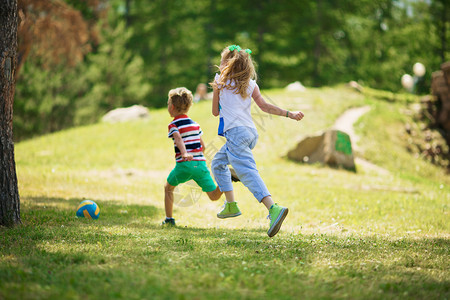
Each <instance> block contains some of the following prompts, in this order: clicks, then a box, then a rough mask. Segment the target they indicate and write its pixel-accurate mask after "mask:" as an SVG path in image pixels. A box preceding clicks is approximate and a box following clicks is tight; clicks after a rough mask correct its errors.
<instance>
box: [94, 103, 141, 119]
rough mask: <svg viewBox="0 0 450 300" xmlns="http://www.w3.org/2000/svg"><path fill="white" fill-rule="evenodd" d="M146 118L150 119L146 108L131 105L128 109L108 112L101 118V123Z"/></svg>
mask: <svg viewBox="0 0 450 300" xmlns="http://www.w3.org/2000/svg"><path fill="white" fill-rule="evenodd" d="M147 118H150V113H149V110H148V108H146V107H144V106H142V105H133V106H130V107H123V108H116V109H114V110H111V111H109V112H108V113H107V114H106V115H104V116H103V118H102V121H103V122H108V123H118V122H127V121H132V120H139V119H147Z"/></svg>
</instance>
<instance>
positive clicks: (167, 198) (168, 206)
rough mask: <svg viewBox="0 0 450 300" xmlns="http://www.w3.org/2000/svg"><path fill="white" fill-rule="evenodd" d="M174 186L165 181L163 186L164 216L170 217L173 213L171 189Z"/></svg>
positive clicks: (172, 189)
mask: <svg viewBox="0 0 450 300" xmlns="http://www.w3.org/2000/svg"><path fill="white" fill-rule="evenodd" d="M174 190H175V187H174V186H173V185H170V184H169V183H168V182H166V185H165V186H164V208H165V210H166V217H167V218H172V213H173V191H174Z"/></svg>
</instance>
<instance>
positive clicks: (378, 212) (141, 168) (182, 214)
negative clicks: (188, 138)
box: [16, 87, 450, 234]
mask: <svg viewBox="0 0 450 300" xmlns="http://www.w3.org/2000/svg"><path fill="white" fill-rule="evenodd" d="M265 97H266V100H268V101H271V102H273V103H275V104H277V105H279V106H281V107H285V108H287V109H290V110H295V109H299V110H302V111H303V112H304V113H305V118H304V119H303V120H302V121H301V122H298V123H296V122H294V121H292V120H289V119H286V118H283V117H276V116H270V115H267V114H264V113H262V112H261V111H258V110H257V109H256V108H255V107H254V108H253V117H254V120H255V123H256V125H257V127H258V131H259V134H260V138H259V142H258V145H257V146H256V148H255V149H254V155H255V158H256V161H257V164H258V167H259V170H260V172H261V175H262V177H263V179H264V180H265V181H266V183H267V185H268V187H269V190H270V191H271V193H272V194H273V197H274V199H275V201H277V202H279V203H280V204H282V205H286V206H289V208H290V210H291V212H290V215H289V217H288V219H287V222H286V226H285V227H284V230H289V231H292V232H296V231H298V230H300V228H302V230H303V231H304V232H305V231H306V232H308V231H312V232H316V231H317V230H319V231H320V230H322V228H327V226H331V225H333V224H334V225H333V226H331V227H330V228H327V229H326V230H330V229H332V230H342V229H344V228H345V230H355V231H360V230H364V229H361V225H362V224H364V226H367V228H370V227H371V226H376V227H377V228H378V227H381V228H384V229H383V230H386V231H389V232H398V233H402V232H407V231H412V230H421V231H422V232H428V233H434V234H443V233H448V232H449V224H448V222H445V221H444V220H445V219H446V218H447V217H448V205H449V203H450V202H449V201H450V196H449V195H450V187H449V184H450V180H449V178H448V176H446V175H445V173H444V172H443V171H442V170H440V169H438V168H436V167H434V166H432V165H430V164H428V163H426V162H424V161H422V160H421V159H420V158H419V159H417V158H414V157H412V156H411V155H410V154H409V153H408V152H407V151H406V150H405V147H404V145H403V144H402V141H401V140H399V136H400V134H401V131H402V130H403V122H405V121H406V119H407V118H408V116H405V115H403V114H402V113H401V111H402V108H404V104H395V103H387V102H384V101H377V100H373V99H368V98H365V97H364V96H363V95H361V94H359V93H357V92H354V91H352V90H349V89H347V88H345V87H334V88H321V89H313V88H311V89H308V91H306V92H304V93H294V92H285V91H282V90H271V91H268V92H266V93H265ZM363 105H369V106H370V107H371V108H372V109H371V111H370V112H369V113H368V114H366V115H365V116H363V117H362V118H361V119H360V120H359V122H357V124H356V126H355V130H356V133H357V134H358V135H359V136H360V141H359V146H360V153H359V154H358V155H360V156H361V157H363V158H365V159H366V160H369V161H371V162H372V163H375V164H377V165H378V166H380V167H383V168H386V169H387V170H389V174H388V175H386V174H379V173H378V172H376V171H374V170H371V169H367V168H366V169H365V167H364V166H361V165H360V166H358V171H357V173H352V172H348V171H345V170H339V169H330V168H327V167H322V166H319V165H303V164H298V163H295V162H292V161H289V160H287V159H286V158H285V157H284V156H285V154H286V152H287V151H288V150H289V149H290V148H292V147H293V146H294V145H295V144H296V143H297V142H298V141H299V140H300V139H301V138H302V137H304V136H306V135H309V134H314V133H317V132H318V131H321V130H324V129H327V128H329V127H331V126H332V124H333V123H334V121H335V120H336V119H337V118H338V116H339V115H341V114H342V113H343V112H344V111H345V110H346V109H348V108H350V107H359V106H363ZM210 110H211V108H210V103H209V102H201V103H198V104H195V105H194V106H193V107H192V108H191V111H190V113H189V115H190V116H191V117H192V118H193V119H194V120H196V121H197V122H198V123H200V125H201V126H202V128H203V130H204V140H205V143H206V145H207V151H206V153H207V158H208V160H209V161H210V159H211V158H212V157H213V153H214V152H215V151H216V150H217V149H219V148H220V147H221V146H222V144H223V140H222V138H220V137H218V136H217V135H216V129H217V123H218V120H217V119H216V118H214V117H213V116H212V115H211V113H210ZM170 120H171V119H170V117H169V115H168V113H167V111H166V110H165V109H160V110H153V111H152V112H151V119H150V120H149V121H136V122H130V123H123V124H113V125H111V124H96V125H92V126H87V127H80V128H74V129H71V130H67V131H63V132H58V133H55V134H52V135H48V136H43V137H40V138H37V139H33V140H29V141H25V142H22V143H19V144H18V145H16V163H17V170H18V177H19V189H20V194H21V197H22V202H23V203H25V205H26V203H27V201H29V200H30V199H34V198H63V199H93V200H96V201H99V202H100V203H101V204H102V205H107V203H108V201H118V202H120V203H124V204H142V205H152V206H155V207H157V208H159V209H161V210H160V213H159V214H158V219H156V220H154V222H159V221H160V220H161V219H162V218H163V216H164V214H163V211H162V208H163V185H164V183H165V180H166V177H167V175H168V173H169V172H170V170H171V169H172V168H173V166H174V159H173V149H172V147H173V146H172V142H171V140H169V139H168V138H167V124H168V123H169V122H170ZM235 187H236V195H237V198H238V202H239V205H240V207H241V210H242V211H243V216H242V217H240V218H236V219H235V220H233V221H228V220H226V221H224V220H218V219H217V218H216V216H215V214H216V213H217V211H218V210H220V205H221V204H222V203H218V202H211V201H209V200H208V199H207V197H206V196H205V195H203V196H202V197H201V198H200V199H199V201H198V202H197V203H195V204H194V205H193V206H190V207H180V206H176V207H175V217H176V218H177V220H179V223H180V224H183V225H187V226H200V227H204V226H206V227H212V226H220V227H222V226H223V227H233V228H243V227H248V226H250V227H255V228H265V227H266V226H267V220H265V216H266V213H267V212H266V211H265V209H264V208H263V206H262V205H260V204H258V203H257V201H256V200H255V199H254V198H252V196H251V194H250V193H249V192H248V191H247V190H246V188H244V187H243V186H242V185H241V184H235ZM393 219H394V220H393ZM431 220H433V222H432V224H433V225H432V226H431V225H430V226H431V227H430V228H428V227H427V226H428V225H427V224H431V223H430V222H431ZM25 222H26V220H25ZM392 224H395V225H392ZM431 228H432V229H431ZM430 230H431V232H430Z"/></svg>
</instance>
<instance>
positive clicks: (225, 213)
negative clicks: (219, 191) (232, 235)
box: [217, 201, 242, 219]
mask: <svg viewBox="0 0 450 300" xmlns="http://www.w3.org/2000/svg"><path fill="white" fill-rule="evenodd" d="M222 207H223V209H222V211H221V212H220V213H218V214H217V217H218V218H220V219H225V218H232V217H237V216H240V215H241V214H242V213H241V211H240V210H239V207H238V206H237V202H226V201H225V204H224V206H222Z"/></svg>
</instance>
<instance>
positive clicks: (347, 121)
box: [332, 106, 389, 175]
mask: <svg viewBox="0 0 450 300" xmlns="http://www.w3.org/2000/svg"><path fill="white" fill-rule="evenodd" d="M369 111H370V106H362V107H357V108H351V109H349V110H347V111H346V112H344V113H343V114H342V115H341V116H340V117H339V118H338V119H337V120H336V122H335V123H334V125H333V127H332V129H337V130H341V131H343V132H345V133H347V134H348V135H349V136H350V140H351V141H352V147H353V153H354V154H355V163H356V164H358V165H360V166H362V167H363V168H364V169H369V170H372V171H375V172H377V173H379V174H380V175H387V174H389V171H388V170H386V169H384V168H381V167H379V166H377V165H374V164H373V163H371V162H369V161H367V160H364V159H362V158H360V157H357V155H358V152H359V146H358V141H359V137H358V136H357V135H356V134H355V130H354V129H353V125H354V124H355V123H356V121H358V120H359V118H360V117H362V116H363V115H364V114H366V113H367V112H369Z"/></svg>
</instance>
